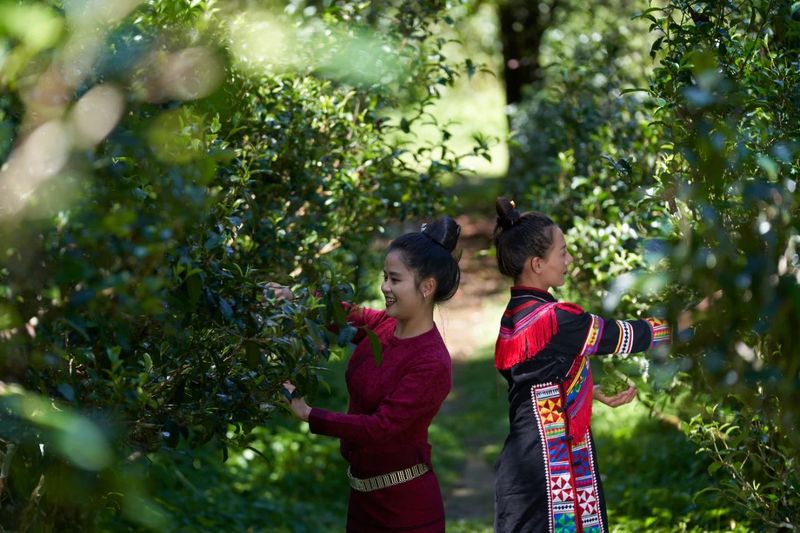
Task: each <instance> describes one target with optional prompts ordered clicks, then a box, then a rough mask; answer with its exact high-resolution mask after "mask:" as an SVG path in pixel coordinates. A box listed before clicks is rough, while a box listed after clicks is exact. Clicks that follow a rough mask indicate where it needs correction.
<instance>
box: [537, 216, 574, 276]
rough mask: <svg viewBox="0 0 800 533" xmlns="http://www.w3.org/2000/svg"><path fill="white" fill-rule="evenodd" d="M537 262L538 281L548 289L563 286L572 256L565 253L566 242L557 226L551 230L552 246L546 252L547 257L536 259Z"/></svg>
mask: <svg viewBox="0 0 800 533" xmlns="http://www.w3.org/2000/svg"><path fill="white" fill-rule="evenodd" d="M537 259H538V261H539V267H540V272H539V273H538V274H539V276H540V279H541V280H542V282H543V283H544V284H546V285H547V286H548V287H560V286H562V285H563V284H564V278H565V277H566V275H567V269H568V268H569V265H570V263H572V256H571V255H570V254H569V252H568V251H567V241H566V240H565V239H564V232H562V231H561V228H559V227H558V226H556V227H555V229H554V230H553V244H552V245H551V246H550V249H549V250H548V251H547V255H546V256H545V257H544V259H542V258H537Z"/></svg>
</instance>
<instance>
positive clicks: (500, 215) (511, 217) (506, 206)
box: [495, 196, 521, 229]
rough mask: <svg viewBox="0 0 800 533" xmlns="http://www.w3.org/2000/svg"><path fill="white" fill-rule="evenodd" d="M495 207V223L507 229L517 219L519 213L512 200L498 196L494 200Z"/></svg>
mask: <svg viewBox="0 0 800 533" xmlns="http://www.w3.org/2000/svg"><path fill="white" fill-rule="evenodd" d="M495 208H496V209H497V225H498V226H500V227H501V228H503V229H508V228H510V227H512V226H513V225H514V224H516V223H517V222H518V221H519V218H520V216H521V215H520V212H519V210H518V209H517V206H516V205H514V201H513V200H509V199H508V198H506V197H505V196H500V197H498V198H497V201H496V202H495Z"/></svg>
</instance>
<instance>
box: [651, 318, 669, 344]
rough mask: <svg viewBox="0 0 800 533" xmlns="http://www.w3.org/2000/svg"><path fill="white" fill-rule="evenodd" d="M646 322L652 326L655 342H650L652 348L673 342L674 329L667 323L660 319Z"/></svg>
mask: <svg viewBox="0 0 800 533" xmlns="http://www.w3.org/2000/svg"><path fill="white" fill-rule="evenodd" d="M645 320H646V321H647V323H648V324H650V329H651V330H652V332H653V337H652V338H653V340H652V341H651V342H650V348H654V347H656V346H659V345H661V344H669V343H671V342H672V329H671V328H670V327H669V324H667V322H666V321H664V320H660V319H658V318H645Z"/></svg>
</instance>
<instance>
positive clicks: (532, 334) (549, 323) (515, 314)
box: [494, 298, 583, 370]
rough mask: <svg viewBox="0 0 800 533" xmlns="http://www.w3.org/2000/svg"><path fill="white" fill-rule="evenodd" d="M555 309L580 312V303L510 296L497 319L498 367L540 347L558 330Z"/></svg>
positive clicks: (527, 356) (523, 358) (504, 367)
mask: <svg viewBox="0 0 800 533" xmlns="http://www.w3.org/2000/svg"><path fill="white" fill-rule="evenodd" d="M520 300H521V301H520ZM556 309H561V310H563V311H567V312H568V313H572V314H576V315H578V314H581V313H583V309H581V307H580V306H578V305H575V304H572V303H561V302H547V301H542V300H541V299H538V298H520V299H517V298H512V299H511V302H509V304H508V307H507V308H506V310H505V312H504V313H503V318H502V319H501V320H500V334H499V335H498V336H497V343H496V344H495V349H494V366H495V367H496V368H497V369H498V370H507V369H509V368H511V367H512V366H514V365H516V364H518V363H521V362H523V361H526V360H528V359H531V358H533V357H535V356H536V355H537V354H538V353H539V352H540V351H542V349H543V348H544V347H545V346H547V343H549V342H550V339H552V338H553V335H555V334H556V333H558V318H557V317H556Z"/></svg>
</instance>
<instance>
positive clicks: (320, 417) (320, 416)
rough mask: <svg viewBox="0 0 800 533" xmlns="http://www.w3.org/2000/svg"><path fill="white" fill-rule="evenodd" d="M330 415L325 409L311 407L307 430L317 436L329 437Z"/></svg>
mask: <svg viewBox="0 0 800 533" xmlns="http://www.w3.org/2000/svg"><path fill="white" fill-rule="evenodd" d="M332 414H333V413H331V412H330V411H327V410H325V409H320V408H318V407H312V408H311V412H310V413H309V414H308V428H309V429H310V430H311V433H315V434H317V435H330V434H331V433H330V426H331V418H332V417H331V415H332Z"/></svg>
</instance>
